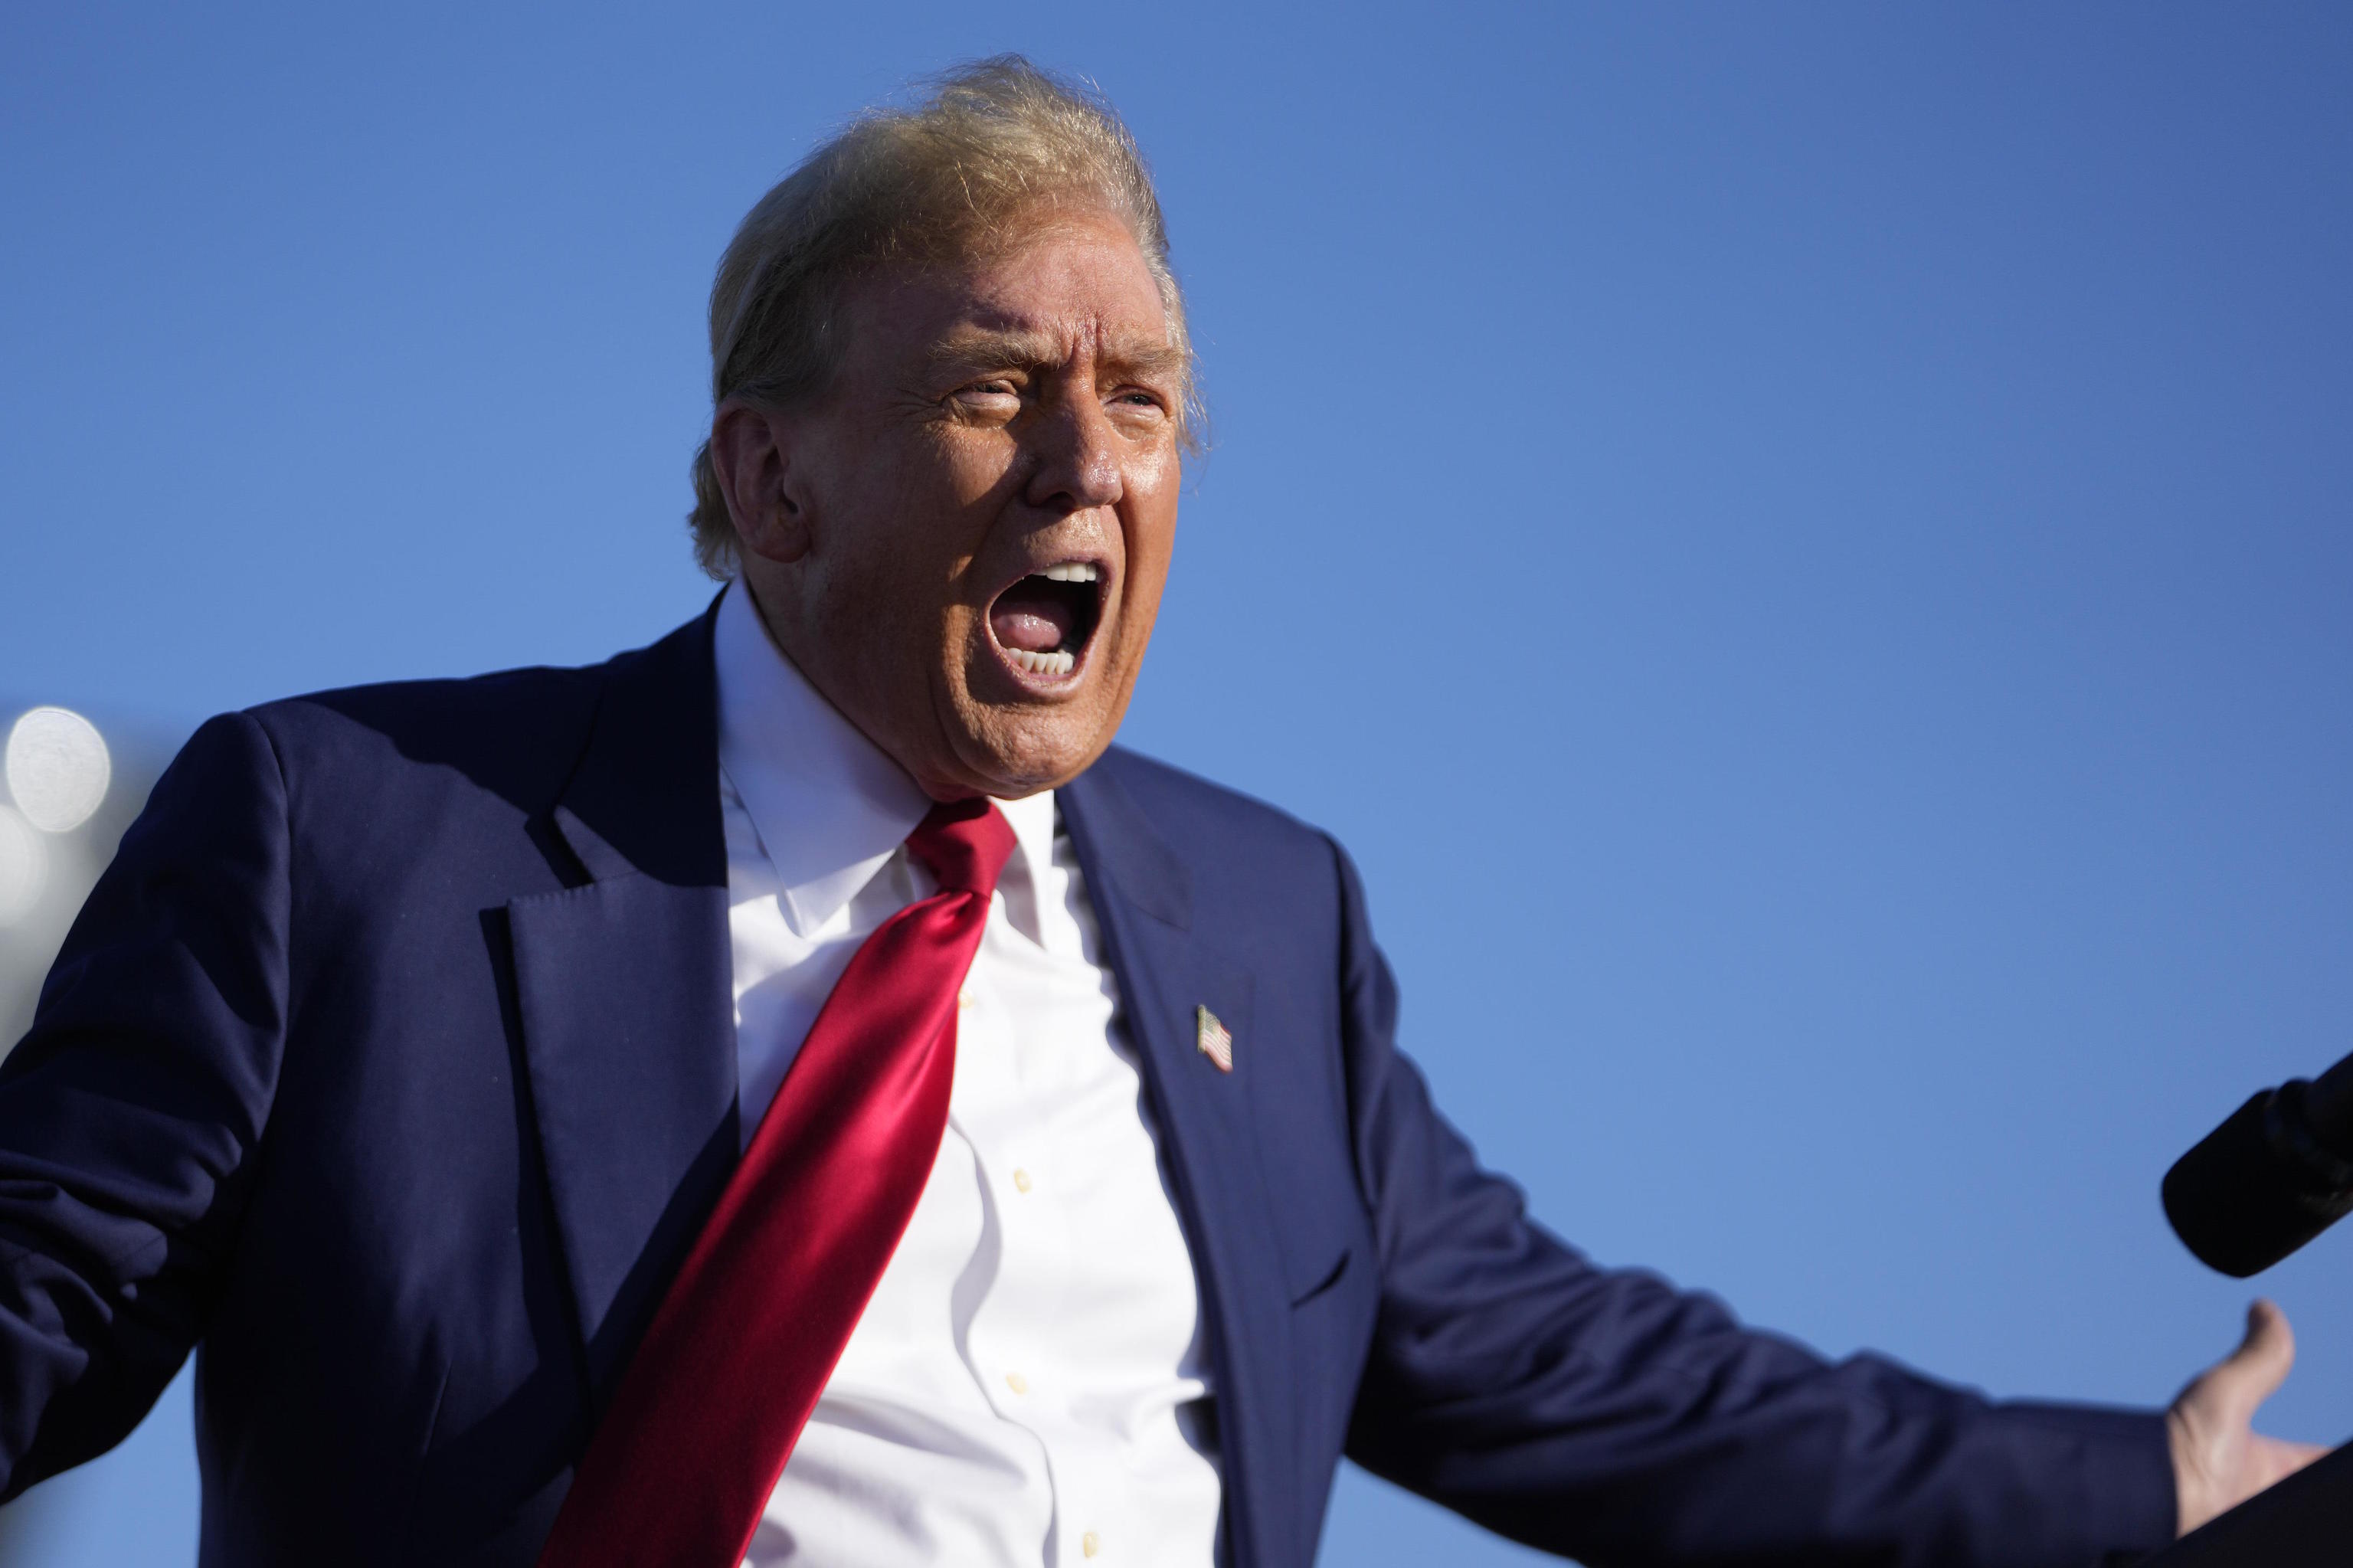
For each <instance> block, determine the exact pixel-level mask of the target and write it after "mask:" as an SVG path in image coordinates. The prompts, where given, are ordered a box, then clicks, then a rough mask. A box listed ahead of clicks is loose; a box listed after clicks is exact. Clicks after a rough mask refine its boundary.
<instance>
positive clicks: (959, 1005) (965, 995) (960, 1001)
mask: <svg viewBox="0 0 2353 1568" xmlns="http://www.w3.org/2000/svg"><path fill="white" fill-rule="evenodd" d="M932 994H933V995H934V996H937V995H938V994H939V992H937V991H934V992H933V993H932ZM971 1005H972V992H970V991H958V992H956V1010H957V1011H958V1012H962V1011H964V1010H965V1008H968V1007H970V1006H971Z"/></svg>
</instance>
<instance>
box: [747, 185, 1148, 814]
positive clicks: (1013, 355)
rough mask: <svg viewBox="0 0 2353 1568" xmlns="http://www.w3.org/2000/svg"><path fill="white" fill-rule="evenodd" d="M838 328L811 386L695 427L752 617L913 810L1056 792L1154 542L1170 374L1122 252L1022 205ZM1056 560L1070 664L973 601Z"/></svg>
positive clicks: (1109, 695) (1066, 221)
mask: <svg viewBox="0 0 2353 1568" xmlns="http://www.w3.org/2000/svg"><path fill="white" fill-rule="evenodd" d="M838 319H839V323H840V325H841V328H842V331H841V334H840V337H839V342H840V343H841V344H842V351H841V360H840V362H839V366H838V367H837V371H836V376H835V379H834V381H833V384H832V385H831V387H828V389H827V390H826V391H825V392H824V393H823V394H822V395H820V396H819V397H817V398H815V399H813V400H812V401H811V402H810V403H809V404H808V405H807V406H806V407H800V408H791V409H787V410H785V411H782V412H777V411H772V410H770V411H764V410H759V409H754V408H745V407H743V406H741V405H740V404H735V403H732V402H731V403H727V404H723V405H722V406H721V408H720V409H719V411H718V414H717V417H716V418H715V420H714V422H713V429H712V461H713V462H714V464H715V466H716V468H717V471H718V473H719V479H720V484H721V488H722V489H723V491H724V493H725V494H726V497H727V502H728V509H729V512H730V514H731V515H732V517H733V521H734V524H735V530H736V535H737V538H738V540H739V541H740V543H741V546H742V549H741V554H742V556H743V563H744V577H745V580H746V582H747V583H748V585H749V586H750V588H751V589H752V591H753V596H754V599H756V600H757V601H758V603H759V606H760V609H761V613H762V616H763V619H764V620H765V621H766V623H767V626H768V629H769V631H770V633H771V634H772V635H773V636H774V637H775V639H776V644H777V646H778V647H780V648H781V649H783V651H784V652H785V653H786V656H788V657H789V658H790V659H791V660H792V661H793V662H794V663H795V664H796V665H797V666H798V667H799V668H800V670H801V672H802V673H803V674H805V675H807V677H808V680H809V682H810V683H811V684H812V685H814V686H815V687H816V688H817V689H818V691H819V692H820V693H822V694H824V696H825V697H826V699H827V700H828V702H830V703H832V705H834V706H835V707H836V708H838V709H839V710H840V711H841V712H842V714H843V715H846V716H847V717H848V718H849V720H850V722H851V723H853V724H855V725H856V726H858V727H859V728H860V730H862V731H863V732H864V733H865V734H866V735H867V736H868V737H869V738H871V740H873V741H874V743H875V744H876V745H877V746H879V747H881V749H882V750H883V751H885V752H887V753H889V754H890V755H891V756H892V758H895V759H897V761H898V762H899V764H900V765H901V766H902V767H903V768H905V769H906V770H907V772H908V773H909V774H910V775H912V776H913V778H914V779H915V781H916V782H917V783H918V784H920V785H921V786H922V787H923V790H924V792H925V793H927V794H929V795H930V796H931V797H932V798H933V799H934V800H961V799H965V798H969V797H971V796H974V795H993V796H997V797H999V798H1001V799H1016V798H1018V797H1020V796H1023V795H1028V794H1031V793H1034V792H1035V791H1037V790H1039V789H1050V788H1052V787H1053V786H1055V785H1058V784H1060V783H1063V782H1065V781H1067V780H1068V779H1071V778H1073V777H1075V776H1076V775H1077V774H1079V773H1080V772H1082V771H1083V770H1084V769H1085V768H1086V767H1087V766H1088V764H1090V763H1092V761H1093V760H1094V759H1095V758H1097V757H1098V756H1100V755H1101V754H1102V753H1103V748H1104V747H1107V746H1109V745H1110V744H1111V740H1112V736H1113V733H1114V732H1116V731H1117V729H1118V728H1119V723H1120V719H1121V717H1122V715H1124V714H1125V713H1126V711H1127V704H1128V699H1129V697H1130V695H1131V694H1133V693H1134V688H1135V677H1136V673H1137V672H1138V670H1139V669H1140V668H1141V667H1142V665H1143V662H1144V653H1145V645H1146V644H1147V643H1148V642H1149V641H1151V637H1152V625H1153V620H1154V617H1155V614H1156V613H1157V611H1158V609H1159V605H1160V593H1161V588H1162V586H1163V584H1165V583H1166V580H1167V576H1168V559H1169V552H1170V549H1171V546H1172V545H1173V543H1174V539H1175V535H1176V500H1177V491H1178V486H1179V482H1180V480H1181V478H1182V471H1183V462H1182V458H1183V452H1182V428H1181V422H1180V413H1181V409H1182V399H1183V395H1184V391H1185V385H1184V374H1185V364H1184V360H1183V356H1182V355H1181V354H1180V353H1179V352H1178V350H1177V349H1176V347H1174V346H1173V345H1172V344H1171V341H1170V334H1169V323H1168V321H1167V319H1166V314H1165V313H1164V312H1163V310H1162V307H1161V301H1160V293H1159V291H1158V289H1157V288H1156V287H1155V285H1154V282H1153V278H1152V274H1151V272H1150V270H1148V269H1147V268H1146V266H1145V260H1144V256H1143V253H1142V251H1141V250H1140V249H1138V248H1137V246H1136V243H1135V241H1134V238H1133V237H1132V236H1131V235H1130V234H1129V232H1128V230H1127V228H1126V227H1125V226H1124V224H1123V223H1121V222H1120V221H1119V220H1118V219H1117V218H1116V217H1113V216H1112V215H1111V214H1109V213H1107V212H1103V211H1099V210H1094V209H1081V210H1078V211H1075V212H1071V211H1061V212H1055V213H1050V214H1044V215H1040V217H1039V221H1038V223H1037V224H1036V225H1035V226H1034V227H1032V228H1030V229H1029V232H1028V234H1027V235H1026V236H1025V237H1024V238H1023V239H1022V240H1021V241H1020V242H1019V243H1018V245H1017V246H1015V247H1013V248H1011V249H1005V250H1001V251H999V252H997V253H996V254H994V255H990V256H987V257H984V258H982V259H980V260H975V261H972V262H969V263H966V264H965V265H963V266H960V267H955V268H951V269H947V270H932V271H926V272H920V273H912V272H885V273H882V274H880V275H877V276H874V277H871V278H868V279H864V280H861V281H858V282H856V283H854V284H853V285H851V286H850V287H849V289H848V290H847V291H846V292H845V296H844V298H843V299H842V301H841V308H840V314H839V318H838ZM1073 562H1082V563H1086V564H1088V565H1092V566H1093V567H1095V568H1096V570H1097V572H1098V574H1099V577H1100V581H1099V583H1098V584H1097V585H1096V587H1095V588H1094V590H1093V591H1094V592H1095V594H1096V595H1097V601H1096V602H1097V605H1098V614H1099V620H1097V622H1096V624H1095V626H1094V628H1093V630H1092V636H1090V637H1088V638H1086V640H1085V641H1084V645H1083V647H1082V648H1080V649H1078V650H1076V652H1077V660H1076V667H1075V668H1074V669H1073V670H1071V672H1070V673H1067V674H1061V675H1051V674H1044V675H1041V674H1039V673H1034V672H1032V671H1029V670H1025V669H1024V668H1022V667H1021V665H1020V663H1019V662H1018V660H1017V658H1016V657H1015V656H1014V655H1013V654H1012V653H1010V652H1008V647H1007V645H1006V644H1005V642H1004V641H1001V640H1000V636H999V630H1000V628H1001V627H1002V626H1003V625H1005V624H1008V622H1006V621H1005V620H1004V619H1003V617H1004V613H1005V612H1004V609H1003V607H1002V606H999V618H998V621H997V624H996V625H992V620H991V615H990V610H991V608H992V606H997V605H998V600H999V596H1000V595H1001V594H1004V593H1005V592H1006V590H1007V589H1008V588H1012V587H1013V586H1014V585H1016V584H1018V583H1020V582H1021V581H1022V579H1023V578H1025V577H1029V576H1031V575H1032V574H1037V573H1042V572H1044V571H1045V570H1046V569H1047V568H1048V567H1054V566H1058V565H1063V564H1067V563H1073ZM1035 586H1036V585H1035V584H1031V585H1029V587H1030V588H1035ZM1074 591H1076V590H1074ZM1007 602H1008V603H1009V602H1011V600H1009V599H1008V601H1007ZM1011 624H1017V625H1018V624H1021V623H1020V622H1018V621H1015V622H1012V623H1011Z"/></svg>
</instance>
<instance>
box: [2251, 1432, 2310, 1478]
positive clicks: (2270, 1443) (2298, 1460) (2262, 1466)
mask: <svg viewBox="0 0 2353 1568" xmlns="http://www.w3.org/2000/svg"><path fill="white" fill-rule="evenodd" d="M2327 1452H2328V1450H2327V1449H2326V1448H2323V1447H2320V1446H2317V1445H2316V1444H2312V1443H2289V1442H2286V1441H2284V1440H2283V1439H2281V1438H2277V1437H2266V1436H2263V1434H2261V1433H2257V1434H2255V1436H2254V1442H2253V1447H2252V1450H2251V1452H2250V1454H2249V1458H2250V1459H2251V1460H2252V1461H2253V1470H2254V1477H2255V1489H2256V1490H2258V1491H2260V1490H2262V1489H2263V1488H2265V1487H2269V1486H2272V1485H2274V1484H2276V1483H2277V1482H2280V1481H2284V1480H2285V1479H2286V1478H2288V1477H2290V1476H2292V1475H2294V1474H2295V1473H2296V1472H2297V1471H2298V1470H2301V1469H2303V1468H2304V1467H2306V1465H2309V1464H2311V1463H2312V1462H2313V1461H2314V1460H2315V1459H2317V1458H2320V1457H2324V1456H2325V1455H2327Z"/></svg>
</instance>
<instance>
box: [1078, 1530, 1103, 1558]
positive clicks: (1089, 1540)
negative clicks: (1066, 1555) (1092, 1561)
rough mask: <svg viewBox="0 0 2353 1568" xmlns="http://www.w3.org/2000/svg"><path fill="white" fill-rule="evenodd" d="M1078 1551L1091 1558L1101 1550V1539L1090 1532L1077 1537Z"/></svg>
mask: <svg viewBox="0 0 2353 1568" xmlns="http://www.w3.org/2000/svg"><path fill="white" fill-rule="evenodd" d="M1079 1550H1080V1551H1082V1552H1085V1553H1086V1554H1087V1555H1088V1556H1090V1557H1092V1556H1093V1555H1094V1554H1095V1553H1096V1552H1101V1551H1102V1550H1103V1537H1102V1536H1100V1535H1097V1534H1096V1533H1095V1532H1094V1531H1092V1530H1090V1531H1087V1532H1086V1533H1085V1534H1084V1535H1082V1536H1080V1537H1079Z"/></svg>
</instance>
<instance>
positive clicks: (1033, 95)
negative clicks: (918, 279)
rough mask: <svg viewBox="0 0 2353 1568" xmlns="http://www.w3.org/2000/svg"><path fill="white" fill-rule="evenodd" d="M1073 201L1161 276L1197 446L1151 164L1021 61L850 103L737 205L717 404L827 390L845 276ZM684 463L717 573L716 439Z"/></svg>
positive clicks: (716, 367)
mask: <svg viewBox="0 0 2353 1568" xmlns="http://www.w3.org/2000/svg"><path fill="white" fill-rule="evenodd" d="M1081 204H1086V205H1096V206H1101V207H1107V208H1109V209H1110V210H1111V211H1112V212H1113V214H1115V215H1117V216H1118V217H1120V218H1121V219H1122V220H1123V221H1124V222H1125V223H1126V225H1127V227H1128V228H1129V230H1130V231H1131V232H1132V233H1133V234H1134V236H1135V242H1136V245H1137V247H1138V249H1141V250H1142V251H1143V252H1144V260H1145V266H1146V267H1147V268H1149V269H1150V270H1151V272H1152V276H1153V280H1154V281H1155V283H1157V284H1158V286H1159V289H1160V302H1161V305H1162V308H1163V309H1164V311H1165V312H1166V315H1167V318H1168V330H1169V334H1170V336H1171V337H1172V338H1173V339H1174V341H1175V343H1176V346H1177V348H1178V349H1180V350H1182V351H1183V353H1184V355H1185V361H1186V368H1187V374H1186V377H1185V403H1184V408H1183V409H1182V410H1181V413H1180V418H1181V419H1182V424H1183V429H1184V430H1185V432H1186V436H1187V440H1188V442H1189V441H1190V440H1193V439H1194V438H1195V437H1196V436H1197V435H1198V430H1199V427H1200V422H1201V421H1200V408H1199V406H1198V398H1197V397H1196V394H1195V390H1194V387H1195V378H1194V376H1193V375H1192V373H1191V372H1192V342H1191V339H1190V337H1189V336H1188V335H1187V332H1186V328H1185V300H1184V295H1183V293H1182V291H1179V289H1178V288H1177V286H1176V274H1175V273H1174V272H1173V271H1171V270H1170V269H1169V265H1168V235H1167V230H1166V227H1165V226H1164V224H1163V222H1162V219H1161V216H1160V198H1159V197H1158V196H1156V195H1155V193H1154V191H1153V188H1152V175H1151V173H1150V172H1149V171H1148V170H1147V169H1146V168H1145V164H1144V156H1143V154H1140V153H1139V152H1137V151H1136V147H1135V141H1134V138H1133V137H1132V136H1130V135H1129V134H1128V132H1127V127H1126V126H1125V125H1124V124H1122V123H1121V122H1120V119H1119V116H1118V115H1117V114H1116V113H1115V112H1113V110H1112V108H1111V106H1110V104H1108V103H1106V102H1104V101H1103V99H1102V97H1101V96H1100V95H1099V94H1097V93H1095V92H1094V91H1092V90H1090V89H1088V88H1085V87H1082V86H1080V85H1079V84H1077V83H1073V82H1070V81H1066V80H1063V79H1060V78H1057V77H1054V76H1052V75H1050V74H1049V73H1047V72H1045V71H1042V70H1040V69H1038V68H1037V67H1036V66H1034V65H1031V64H1030V63H1029V61H1028V60H1026V59H1024V58H1021V57H1020V56H1018V55H998V56H997V57H995V58H990V59H985V60H980V61H977V62H976V63H974V64H971V65H967V66H963V67H960V68H958V69H955V70H953V71H950V72H949V73H948V74H946V75H945V76H943V77H941V78H939V79H937V80H936V81H935V82H934V84H933V91H932V94H931V96H930V97H929V98H927V99H926V100H924V101H923V102H922V103H920V104H918V105H917V106H915V107H914V108H913V109H906V110H870V111H867V112H866V113H864V114H861V115H860V116H859V117H858V118H857V119H856V120H854V121H852V122H850V124H849V127H848V128H847V129H845V130H844V131H842V132H841V133H840V134H839V135H837V136H835V137H834V138H833V139H832V140H831V141H829V142H828V143H825V144H824V145H823V146H821V147H819V148H818V149H817V150H816V151H815V152H813V153H811V154H809V155H808V156H807V158H805V159H803V160H802V161H801V164H800V166H799V167H797V168H796V169H795V170H794V171H793V172H792V173H791V174H790V175H786V177H785V178H784V179H783V180H782V181H781V182H779V183H778V184H777V185H776V187H775V188H774V189H772V190H771V191H769V192H768V194H767V195H766V196H762V197H761V198H760V200H759V202H758V204H757V205H756V206H754V207H753V208H752V210H751V211H750V212H749V213H747V214H746V215H745V216H744V221H743V223H742V224H741V225H740V226H739V227H738V228H736V230H735V238H733V239H732V240H730V241H729V242H728V246H727V251H726V254H725V255H723V256H722V257H721V258H720V260H719V276H718V278H717V279H716V280H715V281H713V282H712V287H711V400H712V407H713V408H717V407H718V406H719V405H720V404H722V403H724V402H726V401H727V400H728V399H729V398H736V399H739V400H741V401H743V402H744V403H747V404H749V405H751V406H752V407H754V408H765V409H769V410H779V409H783V408H787V407H790V406H791V405H793V404H794V403H796V402H798V401H800V400H802V399H805V398H807V397H813V396H815V395H817V394H818V393H821V392H822V391H824V389H825V388H826V386H827V385H828V382H829V380H830V379H831V376H832V373H833V367H834V365H835V363H836V360H837V357H838V355H839V353H840V346H841V345H840V344H839V342H838V341H837V337H838V332H839V329H838V326H837V324H836V322H835V312H836V305H837V302H838V300H839V294H840V291H841V287H842V285H843V284H844V283H846V282H847V281H849V280H851V279H853V278H856V277H860V276H862V275H865V274H867V273H871V272H872V271H875V270H880V269H883V268H887V267H915V268H921V267H925V266H934V265H940V264H943V263H946V262H952V261H955V260H970V259H974V258H977V257H985V256H987V254H989V253H990V252H991V251H992V250H994V249H997V248H998V247H1000V246H1003V245H1006V244H1008V243H1010V242H1012V241H1013V240H1015V239H1016V238H1018V235H1019V234H1020V233H1022V232H1024V229H1023V227H1022V220H1023V219H1025V218H1029V217H1035V216H1036V215H1037V213H1038V211H1039V209H1040V208H1046V209H1051V208H1053V207H1057V206H1067V205H1081ZM692 472H693V476H694V510H693V512H692V513H691V514H689V516H688V523H689V524H690V526H691V528H692V530H693V533H694V555H695V559H696V560H697V561H699V562H701V563H702V569H703V570H704V571H706V572H708V573H710V574H711V575H712V577H718V578H720V579H722V580H724V579H726V578H727V577H731V576H733V572H734V567H735V530H734V527H733V524H731V523H730V522H729V521H728V516H727V502H726V498H725V496H724V495H723V493H721V491H720V488H719V475H718V472H717V471H716V470H715V469H714V468H713V467H712V461H711V443H710V442H708V441H705V442H704V443H703V444H702V448H701V449H700V450H697V451H696V452H695V454H694V463H693V468H692Z"/></svg>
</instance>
